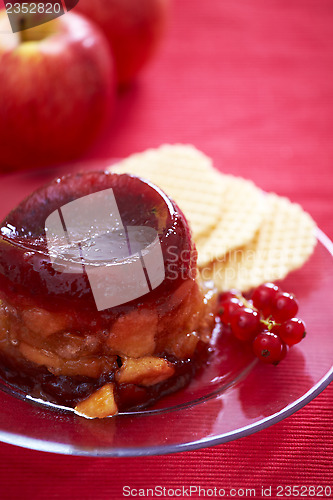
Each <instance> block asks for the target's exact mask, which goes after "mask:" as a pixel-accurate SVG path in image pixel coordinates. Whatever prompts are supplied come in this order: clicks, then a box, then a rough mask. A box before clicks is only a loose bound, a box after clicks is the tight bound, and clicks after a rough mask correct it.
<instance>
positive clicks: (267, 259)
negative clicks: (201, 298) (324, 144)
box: [112, 144, 316, 291]
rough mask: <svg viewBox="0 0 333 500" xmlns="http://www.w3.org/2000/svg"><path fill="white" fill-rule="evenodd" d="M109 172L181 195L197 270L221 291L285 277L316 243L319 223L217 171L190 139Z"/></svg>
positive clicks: (136, 157)
mask: <svg viewBox="0 0 333 500" xmlns="http://www.w3.org/2000/svg"><path fill="white" fill-rule="evenodd" d="M112 171H114V172H118V173H125V172H126V173H130V174H133V175H137V176H139V177H142V178H144V179H148V180H150V181H151V182H153V183H154V184H156V185H157V186H159V187H160V188H161V189H163V191H165V193H166V194H167V195H168V196H170V198H172V199H174V200H175V201H176V203H177V204H178V205H179V207H180V208H181V209H182V210H183V212H184V214H185V216H186V217H187V219H188V221H189V224H190V226H191V228H192V232H193V237H194V240H195V243H196V247H197V250H198V267H199V270H200V273H201V275H202V277H203V279H205V280H213V281H214V282H215V284H216V286H217V287H218V289H219V290H221V291H224V290H228V289H231V288H237V289H239V290H241V291H247V290H249V289H251V288H253V287H256V286H258V285H259V284H261V283H263V282H265V281H275V280H280V279H283V278H284V277H285V276H286V275H287V274H288V273H289V272H290V271H292V270H294V269H298V268H299V267H301V266H302V265H303V264H304V262H305V261H306V260H307V259H308V258H309V256H310V255H311V253H312V252H313V249H314V247H315V244H316V236H315V227H316V226H315V223H314V221H313V220H312V219H311V217H310V216H309V215H308V214H307V213H306V212H304V210H303V209H302V208H301V207H300V206H299V205H297V204H295V203H291V202H290V201H289V200H288V199H287V198H282V197H280V196H278V195H276V194H273V193H269V194H267V193H264V192H263V191H261V190H260V189H259V188H258V187H256V186H255V185H254V184H253V183H252V182H251V181H249V180H246V179H243V178H240V177H234V176H232V175H225V174H221V173H219V172H218V171H217V170H215V169H214V167H213V165H212V161H211V160H210V158H208V157H207V156H205V155H204V154H203V153H201V152H200V151H198V150H197V149H195V148H194V147H193V146H189V145H178V144H176V145H163V146H161V147H160V148H158V149H149V150H147V151H144V152H143V153H137V154H134V155H132V156H130V157H129V158H127V159H125V160H123V161H121V162H120V163H118V164H117V165H115V166H113V167H112Z"/></svg>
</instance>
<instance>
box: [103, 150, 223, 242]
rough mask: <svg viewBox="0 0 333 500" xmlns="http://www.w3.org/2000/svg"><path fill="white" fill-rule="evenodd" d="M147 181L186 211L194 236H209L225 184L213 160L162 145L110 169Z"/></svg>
mask: <svg viewBox="0 0 333 500" xmlns="http://www.w3.org/2000/svg"><path fill="white" fill-rule="evenodd" d="M111 170H112V171H113V172H117V173H130V174H134V175H137V176H139V177H142V178H145V179H148V180H150V181H151V182H153V183H154V184H156V185H157V186H158V187H160V188H161V189H163V191H165V192H166V194H167V195H168V196H169V197H171V198H173V199H174V200H175V202H176V203H177V204H178V205H179V207H180V208H181V210H182V211H183V212H184V214H185V216H186V218H187V220H188V221H189V224H190V226H191V229H192V232H193V237H194V238H195V239H196V238H198V237H199V236H203V235H205V234H208V233H209V232H210V230H211V229H212V228H213V227H214V226H215V225H216V223H217V221H218V219H219V216H220V212H221V207H222V204H223V192H224V185H223V182H221V180H219V179H218V173H217V172H216V171H215V170H214V168H213V166H212V161H211V159H210V158H208V157H207V156H206V155H204V154H203V153H201V152H200V151H198V150H197V149H195V148H194V147H193V146H190V145H181V144H176V145H168V144H166V145H163V146H161V147H159V148H158V149H148V150H146V151H144V152H142V153H136V154H133V155H131V156H129V157H128V158H126V159H125V160H122V161H121V162H120V163H117V164H116V165H114V166H112V167H111Z"/></svg>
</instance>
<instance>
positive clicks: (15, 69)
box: [0, 11, 116, 169]
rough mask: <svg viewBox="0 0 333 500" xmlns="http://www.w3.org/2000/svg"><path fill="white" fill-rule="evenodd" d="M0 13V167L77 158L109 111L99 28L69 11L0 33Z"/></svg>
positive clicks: (106, 53) (108, 65)
mask: <svg viewBox="0 0 333 500" xmlns="http://www.w3.org/2000/svg"><path fill="white" fill-rule="evenodd" d="M7 25H8V19H7V16H6V12H5V11H1V12H0V167H1V168H2V169H3V168H8V167H21V168H25V167H33V166H40V165H47V164H56V163H60V162H62V161H68V160H71V159H74V158H76V157H78V156H79V155H80V154H81V153H82V152H83V150H84V149H85V148H86V147H87V146H88V145H89V144H91V143H92V141H93V140H94V139H95V138H96V136H97V134H98V133H99V132H100V130H101V128H102V126H103V124H104V122H105V121H106V119H107V117H108V116H109V115H110V112H111V110H112V106H113V102H114V98H115V87H116V78H115V70H114V63H113V59H112V55H111V53H110V50H109V46H108V43H107V41H106V40H105V38H104V35H103V34H102V32H101V31H100V30H99V28H98V27H97V26H96V25H95V24H94V23H91V22H90V21H89V20H87V19H85V18H84V17H83V16H80V15H79V14H74V13H71V12H69V13H67V14H65V15H63V16H62V17H59V18H58V19H55V20H53V21H50V22H47V23H45V24H43V25H42V26H39V27H36V28H32V29H28V30H24V31H21V32H19V33H15V34H5V33H6V31H7V32H8V30H6V28H7Z"/></svg>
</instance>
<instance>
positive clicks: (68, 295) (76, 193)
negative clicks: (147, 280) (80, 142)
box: [0, 171, 196, 327]
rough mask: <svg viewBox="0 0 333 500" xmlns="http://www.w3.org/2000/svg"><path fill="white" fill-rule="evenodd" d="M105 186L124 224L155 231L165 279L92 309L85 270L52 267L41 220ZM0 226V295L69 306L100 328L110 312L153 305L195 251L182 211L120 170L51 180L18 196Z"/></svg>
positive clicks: (184, 273) (17, 302) (187, 270)
mask: <svg viewBox="0 0 333 500" xmlns="http://www.w3.org/2000/svg"><path fill="white" fill-rule="evenodd" d="M108 188H113V192H114V195H115V198H116V201H117V205H118V208H119V212H120V216H121V219H122V222H123V224H124V226H144V225H147V226H149V227H152V228H154V229H156V231H157V232H158V235H159V240H160V243H161V248H162V253H163V258H164V266H165V279H164V281H163V282H162V283H161V284H160V285H159V286H158V287H157V288H156V289H155V290H152V291H150V292H149V293H147V294H146V295H144V296H143V297H141V298H139V299H136V300H134V301H132V302H129V303H127V304H124V305H122V306H119V307H115V308H112V309H107V310H104V311H100V312H99V313H98V312H97V311H96V306H95V302H94V299H93V296H92V292H91V288H90V285H89V282H88V279H87V276H86V274H71V273H61V272H58V271H56V270H55V269H54V268H53V266H52V263H51V261H50V257H49V255H48V251H47V243H46V235H45V229H44V224H45V220H46V218H47V217H48V216H49V215H50V214H51V213H52V212H54V211H55V210H57V209H58V208H60V207H62V206H63V205H65V204H67V203H69V202H70V201H73V200H76V199H77V198H80V197H82V196H85V195H88V194H91V193H95V192H98V191H102V190H104V189H108ZM0 228H1V229H0V298H1V296H5V297H6V299H7V300H8V301H9V302H10V303H12V304H13V305H14V306H17V307H21V306H22V305H24V303H26V302H27V301H28V303H29V301H30V300H33V302H34V304H36V305H37V306H40V307H44V308H46V309H48V310H51V311H55V310H56V311H65V312H68V311H71V312H72V314H73V315H75V314H78V315H79V321H80V325H83V324H85V323H87V324H89V322H90V321H93V322H94V325H96V326H97V327H98V323H99V326H100V327H101V326H102V325H104V324H108V321H109V319H110V315H112V317H113V318H114V317H115V316H117V314H120V312H121V313H123V312H127V311H130V310H131V309H135V308H137V307H138V306H139V305H140V304H141V303H142V302H144V303H145V304H148V306H149V307H150V305H151V307H152V308H154V307H156V305H158V304H159V303H162V302H163V298H165V297H166V296H170V294H171V293H172V292H173V291H174V290H176V289H177V288H178V287H179V285H180V284H181V283H182V282H183V281H186V280H187V279H189V278H190V277H192V278H193V277H194V275H195V267H196V251H195V247H194V244H193V243H192V240H191V236H190V229H189V227H188V224H187V222H186V220H185V217H184V215H183V214H182V212H181V211H180V210H179V208H178V207H177V206H176V205H175V204H174V203H173V202H171V201H170V200H169V199H168V198H167V197H166V195H164V194H163V193H162V192H161V191H160V190H157V189H156V188H155V186H153V185H151V184H149V183H148V182H144V181H142V180H140V179H138V178H136V177H133V176H129V175H126V174H124V175H117V174H113V173H110V172H100V171H98V172H97V171H96V172H84V173H77V174H71V175H68V176H65V177H62V178H61V179H55V180H54V181H52V182H50V183H49V184H47V185H46V186H44V187H42V188H40V189H39V190H37V191H35V192H34V193H33V194H32V195H30V196H29V197H28V198H26V199H25V200H24V201H22V202H21V203H20V204H19V205H18V206H17V207H16V208H15V209H14V210H13V211H12V212H11V213H10V214H9V215H8V216H7V217H6V218H5V219H4V220H3V221H2V223H1V224H0ZM170 249H172V250H170ZM96 322H97V323H96Z"/></svg>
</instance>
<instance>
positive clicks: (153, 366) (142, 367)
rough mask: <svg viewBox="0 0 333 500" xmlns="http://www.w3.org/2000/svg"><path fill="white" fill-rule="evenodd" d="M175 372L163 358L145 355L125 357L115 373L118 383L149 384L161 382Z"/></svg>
mask: <svg viewBox="0 0 333 500" xmlns="http://www.w3.org/2000/svg"><path fill="white" fill-rule="evenodd" d="M174 372H175V368H174V366H173V365H172V364H171V363H170V362H169V361H167V360H166V359H164V358H155V357H154V356H145V357H143V358H139V359H132V358H126V359H124V360H123V365H122V367H121V368H120V370H119V372H118V373H117V374H116V379H117V382H118V383H119V384H138V385H144V386H150V385H154V384H158V383H159V382H163V381H164V380H166V379H168V378H169V377H171V376H172V375H173V374H174Z"/></svg>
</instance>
